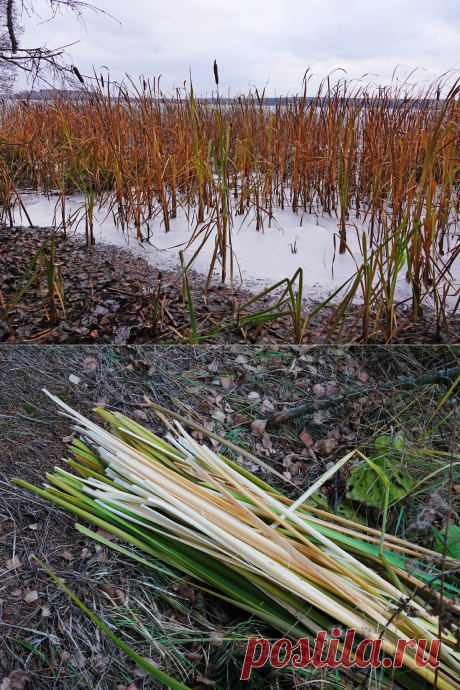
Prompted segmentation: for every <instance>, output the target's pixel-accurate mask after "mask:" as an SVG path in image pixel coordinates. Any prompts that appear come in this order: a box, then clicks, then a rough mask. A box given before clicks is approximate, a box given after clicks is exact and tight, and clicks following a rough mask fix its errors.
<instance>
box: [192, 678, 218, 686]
mask: <svg viewBox="0 0 460 690" xmlns="http://www.w3.org/2000/svg"><path fill="white" fill-rule="evenodd" d="M196 679H197V681H198V683H203V685H215V684H216V682H215V681H214V680H208V679H207V678H203V677H202V676H197V677H196Z"/></svg>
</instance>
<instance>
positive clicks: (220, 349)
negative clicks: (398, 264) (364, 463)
mask: <svg viewBox="0 0 460 690" xmlns="http://www.w3.org/2000/svg"><path fill="white" fill-rule="evenodd" d="M457 355H458V353H457V351H456V350H455V349H450V348H447V347H441V346H439V347H399V348H395V347H372V348H359V347H350V348H347V349H345V350H343V349H337V348H332V347H330V348H326V347H313V348H310V347H309V346H300V347H298V346H284V347H280V346H277V345H269V346H264V347H260V348H249V347H247V346H245V345H238V344H236V345H232V346H229V347H224V346H215V347H210V346H207V347H193V348H192V347H181V348H180V347H174V346H162V347H160V346H136V347H134V346H120V347H119V348H117V347H102V346H88V347H83V346H77V345H71V346H68V347H65V348H62V347H53V346H51V347H34V346H29V347H26V346H15V347H10V346H4V347H2V348H1V349H0V475H1V476H0V486H1V495H0V607H1V608H0V624H1V630H0V635H1V651H0V687H1V688H2V690H6V688H9V690H15V688H23V687H24V688H26V689H27V690H31V689H34V690H35V689H37V690H38V689H40V690H42V689H43V690H54V689H60V690H71V689H73V688H93V689H94V690H96V689H97V690H115V689H116V688H119V686H122V687H123V686H124V687H125V688H128V687H129V688H130V690H134V688H138V690H140V689H141V688H154V687H160V686H158V684H156V681H154V680H153V679H152V678H150V677H145V676H141V675H140V674H139V670H138V669H136V668H135V667H134V664H133V663H131V662H130V661H128V660H127V659H126V656H125V655H124V654H123V653H121V652H120V650H118V649H117V648H116V647H115V646H114V645H113V644H112V643H111V642H110V641H108V640H107V639H106V638H105V637H104V635H103V634H99V632H98V631H97V629H96V628H95V626H94V625H93V623H92V622H91V621H89V620H88V619H87V618H86V617H85V616H84V614H82V612H81V611H80V610H79V609H77V608H76V607H75V606H74V605H73V604H71V602H70V600H69V598H68V597H67V595H66V594H65V593H63V592H62V591H61V590H60V589H59V588H58V587H57V585H55V583H54V582H51V581H50V578H49V577H48V576H47V575H46V573H44V572H43V571H42V570H41V569H40V568H39V567H37V566H36V565H35V564H34V561H33V560H31V556H32V554H36V555H37V556H38V557H39V558H40V559H42V560H43V561H44V562H45V563H47V564H48V566H49V567H51V568H52V569H53V571H54V572H55V573H56V574H57V575H58V576H59V577H61V578H62V579H63V580H65V582H66V584H67V586H68V587H69V588H70V589H71V590H73V591H74V592H76V593H78V595H79V596H80V598H81V599H83V600H84V601H85V603H86V605H87V606H89V607H90V608H91V609H92V610H94V611H95V612H96V613H97V615H98V616H99V617H100V618H101V619H102V620H103V621H104V622H105V623H106V624H107V625H109V626H110V627H111V629H112V630H113V631H114V632H115V633H116V634H117V635H118V636H119V637H121V638H123V639H124V640H125V641H126V642H127V643H128V644H130V645H131V646H132V647H133V648H134V649H135V650H136V651H137V652H138V653H140V654H141V655H142V656H145V657H148V658H150V659H153V660H154V662H155V663H157V664H158V665H159V666H160V667H161V668H162V669H163V670H165V671H166V672H167V673H169V674H170V675H173V676H175V677H178V678H180V679H181V680H182V682H184V683H185V684H186V685H188V686H189V687H191V688H199V690H205V689H206V688H208V687H214V688H216V689H221V690H224V689H229V688H232V689H233V688H239V687H241V688H256V687H258V688H267V689H268V688H272V689H273V690H275V688H292V687H294V685H295V681H294V679H293V676H292V673H291V672H289V671H288V670H280V671H278V672H274V671H273V670H272V671H270V669H260V670H259V671H258V672H257V673H256V674H254V676H253V678H252V680H251V681H250V682H248V683H246V684H244V683H242V684H240V683H239V680H238V678H239V671H240V668H241V665H242V660H243V648H244V638H245V637H247V636H248V634H249V633H250V631H251V632H252V633H253V634H254V631H258V633H260V634H264V635H265V636H267V637H278V636H279V634H278V633H276V632H275V631H273V630H269V629H268V628H267V627H266V626H264V625H263V624H262V623H259V622H257V621H248V620H247V617H246V615H245V614H244V613H242V612H241V611H240V610H238V609H234V608H232V607H230V606H227V605H225V603H223V602H221V601H220V600H219V599H217V598H216V597H213V596H211V595H208V594H206V595H204V594H203V593H202V592H200V590H199V589H198V588H194V586H193V582H189V583H184V582H179V583H178V581H177V579H176V575H178V574H176V575H175V574H174V573H172V574H171V575H170V576H167V575H164V574H156V573H153V571H151V572H145V569H144V568H142V567H139V564H137V563H136V562H135V561H134V560H132V559H130V558H128V557H125V556H122V555H121V554H119V553H116V552H114V551H112V550H110V549H105V548H103V549H100V548H99V545H98V544H97V543H96V542H94V541H93V540H91V539H86V538H82V535H81V534H80V533H79V532H77V531H76V530H75V529H74V527H73V525H74V522H75V519H74V518H73V517H71V516H69V515H67V514H66V513H65V512H63V511H62V510H60V509H58V508H55V507H52V506H50V505H49V504H48V503H46V502H45V501H42V500H41V499H40V498H39V497H36V496H35V495H33V496H32V495H31V494H28V493H26V492H23V491H21V490H19V489H18V488H17V487H15V486H14V485H12V484H11V483H10V479H11V478H12V477H20V478H22V479H24V480H27V481H29V482H32V483H34V484H37V485H38V484H40V483H41V482H42V481H43V478H44V475H45V472H46V471H47V470H51V469H52V467H53V466H54V465H55V464H61V460H60V458H61V457H67V456H68V449H67V446H68V443H69V438H68V437H69V435H70V434H71V429H70V428H69V424H68V420H67V419H66V418H64V417H62V416H60V415H59V414H58V412H57V410H56V409H55V407H53V404H52V402H51V401H49V400H48V398H47V397H46V396H44V395H43V393H42V392H41V388H42V387H43V386H46V388H47V389H48V390H50V391H51V392H52V393H53V394H56V395H59V396H60V397H61V398H62V399H63V400H65V401H66V402H67V403H68V404H70V405H71V406H72V407H74V408H75V409H77V410H78V411H79V412H81V413H82V414H85V415H87V416H89V417H92V414H93V413H92V411H91V410H92V407H93V406H94V404H95V403H96V402H98V403H99V404H100V405H105V407H106V409H109V410H110V409H116V410H119V411H121V412H123V413H124V414H127V415H128V416H134V417H135V418H136V419H137V420H138V421H140V422H141V423H144V424H146V425H147V426H149V427H150V428H152V429H153V430H155V432H156V433H159V434H160V435H163V433H164V431H165V427H164V426H163V423H162V422H161V421H160V420H159V419H158V418H156V417H155V416H154V415H153V413H152V412H151V411H147V410H146V408H145V407H143V406H142V403H143V395H144V394H147V395H148V396H149V397H150V398H151V399H152V400H154V401H156V402H158V403H159V404H160V405H163V406H165V407H168V408H170V409H174V410H175V411H176V412H178V413H180V414H182V415H184V416H189V417H190V418H191V419H195V420H196V421H199V422H200V423H201V424H204V425H205V426H207V427H208V428H211V426H212V427H213V428H215V429H216V430H217V431H218V433H219V434H221V435H222V434H224V435H225V436H226V438H228V439H231V440H232V441H234V442H236V443H238V444H240V445H243V444H244V445H245V447H246V448H248V449H249V450H250V451H251V452H252V453H254V454H255V455H256V456H258V457H259V458H260V459H261V460H263V462H265V463H266V464H268V465H270V466H272V467H273V468H275V469H276V470H277V471H278V472H280V473H283V472H285V473H286V474H285V478H286V481H283V480H282V479H280V478H279V477H275V476H274V475H273V474H271V473H269V472H266V470H264V469H263V468H260V467H259V466H258V465H255V464H254V465H250V466H249V469H250V470H251V471H255V472H256V474H258V476H260V477H263V478H264V479H265V480H266V481H269V482H274V484H275V485H276V486H277V487H278V488H281V487H283V491H284V492H286V493H287V494H288V495H290V496H292V497H297V496H298V495H299V494H300V492H301V491H302V490H305V488H306V487H307V486H308V485H310V484H311V482H312V481H313V480H314V479H316V478H317V477H318V476H319V475H320V474H322V473H323V472H324V470H325V468H326V467H327V466H328V465H329V463H333V462H334V461H335V460H336V459H338V458H340V457H342V456H343V455H344V454H345V453H346V452H347V451H349V450H351V449H352V448H355V447H359V448H360V449H361V450H363V452H364V453H368V454H370V453H372V451H373V447H374V439H375V437H376V436H378V435H381V434H392V433H396V432H398V433H402V434H403V436H404V438H405V450H404V452H402V453H401V455H400V459H399V461H400V467H401V468H402V470H404V472H405V473H406V474H407V476H408V477H409V478H410V479H411V481H413V482H415V480H417V479H418V480H420V479H422V478H425V477H426V476H427V474H428V473H429V472H432V471H436V470H438V474H436V475H435V476H434V477H433V478H432V479H430V480H429V481H428V482H427V483H426V485H422V486H421V487H420V488H418V489H417V490H414V491H413V492H412V493H410V494H409V496H408V497H406V498H405V499H404V501H403V502H400V503H399V504H398V505H397V506H395V507H394V508H393V509H392V511H391V515H390V522H389V525H390V531H391V530H393V531H394V532H395V531H396V532H397V533H398V534H405V531H408V534H409V533H410V532H409V530H410V528H411V526H413V525H414V524H415V523H416V517H417V516H418V515H419V514H420V512H421V511H423V510H425V511H426V505H427V501H428V500H429V495H430V494H432V493H433V491H436V492H438V493H439V494H440V495H441V496H443V495H445V492H446V480H447V469H442V468H445V466H446V464H447V461H446V458H445V457H443V456H439V455H436V454H435V452H434V451H439V452H443V451H447V450H448V446H449V436H450V431H451V425H450V420H449V416H448V415H449V409H448V408H447V407H446V406H443V407H441V409H440V410H439V411H438V412H437V411H436V410H437V406H438V404H439V403H440V402H441V400H442V397H443V395H444V393H445V389H442V388H441V387H440V386H435V385H433V386H427V387H424V388H415V387H414V389H413V390H410V391H402V390H398V388H397V387H396V388H395V389H393V390H392V391H391V392H386V393H385V395H384V396H382V395H381V394H380V393H378V392H377V388H378V385H379V383H382V382H383V381H387V380H395V379H398V378H399V377H404V376H408V375H417V374H421V373H424V372H430V371H433V370H438V369H440V368H443V367H449V366H457V365H458V360H457ZM69 377H72V381H71V380H70V379H69ZM75 377H76V378H75ZM369 385H370V386H371V388H372V389H373V390H374V392H373V393H372V395H371V396H366V397H365V396H363V398H361V399H360V400H359V401H357V402H354V403H349V404H347V405H346V406H345V408H336V409H333V410H330V411H328V413H326V414H324V413H323V415H319V416H317V415H315V417H314V418H313V419H311V418H308V419H306V418H299V419H296V420H292V421H291V422H289V423H285V424H283V425H280V426H272V427H267V429H266V430H265V433H260V434H258V433H257V431H255V430H254V429H252V430H251V422H252V421H253V420H254V419H256V418H257V417H259V416H260V415H261V413H262V414H263V413H264V412H267V411H270V410H271V409H275V410H282V409H284V408H287V407H294V406H296V405H299V404H302V403H304V402H308V401H309V400H311V399H312V398H316V399H318V398H323V397H327V396H330V395H333V394H336V393H338V392H339V393H346V392H352V391H355V390H360V388H362V389H363V390H364V388H365V387H366V386H369ZM434 413H436V414H435V416H434V419H433V420H432V421H431V420H430V417H431V415H432V414H434ZM438 423H439V426H437V427H436V425H437V424H438ZM304 430H305V431H304ZM308 435H309V436H310V437H311V441H312V443H310V440H309V439H308ZM331 441H332V442H331ZM426 450H428V451H429V454H428V455H427V454H426V453H424V452H423V451H426ZM240 461H241V460H240ZM348 475H349V468H347V467H345V468H343V471H342V470H341V473H340V475H339V477H338V481H337V482H336V483H335V484H334V482H331V484H330V485H328V486H327V487H326V494H325V495H326V497H327V498H328V499H329V502H330V505H332V504H333V503H334V500H335V497H338V498H339V499H340V498H341V497H342V495H343V494H344V493H345V491H346V482H347V478H348ZM420 491H421V492H422V493H419V492H420ZM457 501H459V503H460V500H459V499H457V498H455V499H454V509H457V511H459V506H457V505H456V502H457ZM401 506H403V511H401ZM363 515H365V516H366V517H367V519H368V520H372V521H373V522H374V523H375V524H376V525H377V524H378V521H379V513H378V510H372V509H371V510H367V511H364V512H363ZM444 519H445V515H444V516H443V514H442V510H441V511H440V512H439V514H438V515H437V517H436V525H437V526H438V527H439V528H441V527H442V522H443V520H444ZM413 536H414V538H418V536H420V535H418V534H417V533H416V532H415V533H414V532H413ZM421 538H423V539H426V535H421ZM11 559H17V560H14V561H12V560H11ZM152 573H153V575H152ZM104 590H105V591H104ZM115 590H117V591H115ZM111 598H112V600H111ZM114 602H115V604H118V606H116V605H114ZM255 634H257V633H255ZM13 672H15V673H13ZM316 673H317V674H320V673H322V671H318V672H316ZM2 677H3V678H4V679H6V678H8V677H10V680H11V682H10V683H9V685H8V684H7V682H6V681H5V680H3V681H2ZM323 677H325V676H323ZM320 678H321V676H320V675H316V676H313V677H312V678H310V680H313V681H314V683H313V684H310V685H309V687H313V688H315V687H322V686H321V685H317V681H319V680H320ZM334 678H335V677H332V678H328V680H329V682H332V683H333V684H334V685H335V680H334ZM26 681H27V683H26ZM2 683H3V685H2ZM328 687H333V685H329V686H328ZM336 687H338V685H337V686H336ZM119 690H121V688H119Z"/></svg>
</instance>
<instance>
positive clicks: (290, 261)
mask: <svg viewBox="0 0 460 690" xmlns="http://www.w3.org/2000/svg"><path fill="white" fill-rule="evenodd" d="M22 199H23V202H24V205H25V206H26V208H27V211H28V213H29V215H30V218H31V221H32V223H33V224H34V225H36V226H41V227H46V226H52V225H53V218H54V212H55V205H56V202H57V200H58V197H56V196H53V197H51V198H48V197H45V196H43V195H40V197H39V198H38V197H37V195H35V194H25V193H23V194H22ZM82 203H83V200H82V198H78V197H77V196H73V197H67V199H66V215H68V214H69V212H70V213H72V212H74V211H76V210H77V209H79V208H81V206H82ZM177 215H178V217H177V218H173V219H171V220H170V232H168V233H166V232H165V231H164V224H163V223H162V220H161V218H158V219H156V220H154V221H151V222H150V241H149V242H147V241H145V242H143V243H142V244H141V243H139V242H138V241H137V239H136V235H135V230H133V229H132V230H131V232H130V233H127V232H125V233H123V232H122V230H121V228H119V227H117V226H116V224H115V222H114V219H113V217H112V216H111V215H110V216H108V217H106V216H107V211H106V210H104V209H102V210H96V211H95V215H94V236H95V240H96V242H97V243H99V242H105V243H109V244H111V245H116V246H119V247H129V249H130V250H131V251H132V252H133V253H134V254H136V255H139V256H143V257H144V258H145V259H146V260H147V261H148V262H149V263H151V264H152V265H155V266H157V267H159V268H164V269H174V268H178V267H179V266H180V263H179V250H180V249H185V246H186V245H187V243H188V241H189V240H190V237H191V235H192V232H193V230H194V227H195V226H194V225H192V224H191V223H190V224H189V223H188V221H187V217H186V214H185V212H184V211H183V209H181V208H180V207H179V208H178V210H177ZM274 216H275V219H276V224H275V223H272V227H271V228H269V227H268V220H266V221H265V222H264V231H263V232H262V231H258V230H256V228H255V225H256V224H255V219H253V218H252V213H251V214H250V216H249V217H248V218H247V219H246V220H244V221H243V220H242V219H243V218H244V217H243V216H234V217H233V229H232V245H233V251H234V255H235V257H236V260H235V259H234V280H235V285H236V286H238V285H240V284H241V282H242V285H243V287H244V288H246V289H249V290H251V291H255V292H259V291H260V290H261V289H263V288H265V287H268V286H270V285H273V284H274V283H276V282H278V281H279V280H282V279H283V278H291V277H292V276H293V275H294V273H295V271H296V270H297V269H298V268H299V266H301V267H302V268H303V271H304V296H305V297H309V298H312V299H324V298H325V297H327V296H328V295H330V294H331V293H332V292H333V291H334V290H336V289H337V288H338V287H339V286H340V285H342V284H343V283H344V282H345V281H346V280H347V279H348V278H350V276H351V275H352V274H353V273H354V272H355V271H356V265H355V263H354V260H353V258H352V256H350V254H349V253H347V254H342V255H340V254H339V253H338V247H339V242H338V238H336V246H337V251H336V252H335V260H334V233H338V219H337V218H335V217H334V216H333V217H332V218H330V217H329V216H328V215H325V216H316V215H315V214H313V213H312V214H311V215H310V214H308V213H306V214H305V213H304V214H303V215H302V214H301V213H299V214H295V213H293V212H292V210H284V211H283V210H281V209H275V210H274ZM61 217H62V216H61V212H60V207H58V210H57V223H58V224H59V222H60V220H61ZM301 219H302V225H301V224H300V223H301ZM15 222H16V223H18V224H19V222H21V223H22V224H24V225H25V224H26V223H27V220H26V218H25V216H24V214H22V215H21V214H20V212H19V209H18V208H16V209H15ZM350 222H353V223H355V224H356V225H357V227H358V230H359V232H360V234H361V233H362V230H363V228H362V221H360V220H357V219H355V217H354V212H352V213H351V215H350ZM71 232H77V233H78V234H82V233H84V232H85V224H84V220H83V221H81V223H80V225H79V226H78V228H77V229H76V230H75V228H73V229H72V231H71ZM143 232H146V231H144V230H143ZM202 239H203V236H201V235H200V236H199V237H198V239H197V240H196V241H195V242H194V243H193V245H192V246H191V247H189V248H188V249H187V250H186V251H185V252H184V254H185V258H186V260H187V261H188V260H190V259H191V258H192V256H193V254H194V252H195V251H196V250H197V249H198V247H199V245H200V243H201V241H202ZM347 242H348V245H349V247H350V249H351V251H352V252H353V253H354V254H355V256H356V262H357V263H358V265H361V263H362V260H361V252H360V249H359V243H358V239H357V232H356V230H355V228H353V227H352V226H350V227H349V228H348V234H347ZM294 247H295V249H296V252H295V253H294V252H293V249H294ZM213 250H214V240H213V237H210V238H209V239H208V241H207V243H206V244H205V246H204V247H203V249H202V250H201V251H200V253H199V255H198V257H197V258H196V260H195V262H194V264H193V268H194V269H195V270H196V271H198V272H200V273H203V274H207V273H208V270H209V265H210V263H211V258H212V254H213ZM459 263H460V259H459V260H458V261H457V264H459ZM219 268H220V267H218V268H217V269H216V270H215V277H216V279H218V278H219V276H220V271H219ZM455 268H456V271H455V274H454V277H455V279H456V281H457V282H459V283H460V280H459V278H460V270H459V268H458V267H457V266H455ZM405 274H406V268H404V270H403V271H401V273H400V276H399V277H398V285H397V291H396V295H397V297H398V298H403V297H405V296H409V294H410V286H409V285H408V284H407V282H406V280H405ZM452 292H453V290H452ZM455 301H456V298H455V297H453V296H452V298H451V299H450V300H449V303H450V305H451V306H452V305H453V304H454V303H455Z"/></svg>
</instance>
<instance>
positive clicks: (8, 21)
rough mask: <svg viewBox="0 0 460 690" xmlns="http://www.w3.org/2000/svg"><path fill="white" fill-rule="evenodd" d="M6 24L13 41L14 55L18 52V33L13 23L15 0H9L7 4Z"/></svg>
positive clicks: (12, 49)
mask: <svg viewBox="0 0 460 690" xmlns="http://www.w3.org/2000/svg"><path fill="white" fill-rule="evenodd" d="M6 25H7V27H8V33H9V36H10V41H11V51H12V53H13V55H15V54H16V53H17V52H18V42H17V40H16V34H15V33H14V25H13V0H8V2H7V6H6Z"/></svg>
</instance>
